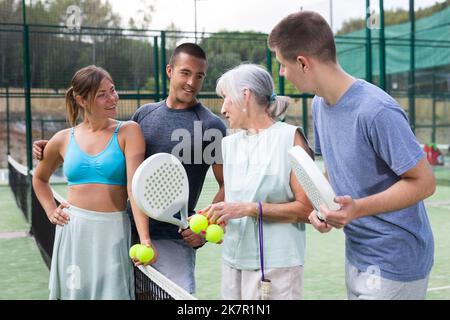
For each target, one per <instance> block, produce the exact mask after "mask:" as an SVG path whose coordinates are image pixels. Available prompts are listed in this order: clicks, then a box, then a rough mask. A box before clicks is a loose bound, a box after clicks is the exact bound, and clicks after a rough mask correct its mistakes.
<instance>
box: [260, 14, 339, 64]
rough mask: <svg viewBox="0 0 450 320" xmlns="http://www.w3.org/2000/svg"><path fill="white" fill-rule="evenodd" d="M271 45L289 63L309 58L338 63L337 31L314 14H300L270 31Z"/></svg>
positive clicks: (282, 21) (286, 18)
mask: <svg viewBox="0 0 450 320" xmlns="http://www.w3.org/2000/svg"><path fill="white" fill-rule="evenodd" d="M268 44H269V48H270V49H271V50H273V51H275V49H278V50H279V51H280V53H281V54H282V56H283V57H284V58H285V59H287V60H291V61H292V60H296V59H297V57H298V56H299V55H306V56H311V57H313V58H316V59H318V60H320V61H322V62H334V63H336V44H335V43H334V36H333V31H332V30H331V28H330V26H329V25H328V23H327V22H326V20H325V19H324V18H323V17H322V16H321V15H320V14H318V13H316V12H313V11H300V12H297V13H292V14H290V15H288V16H287V17H285V18H284V19H283V20H281V21H280V22H279V23H278V24H277V25H276V26H275V27H274V28H273V30H272V31H271V32H270V35H269V40H268Z"/></svg>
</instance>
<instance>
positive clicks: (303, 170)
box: [288, 146, 340, 220]
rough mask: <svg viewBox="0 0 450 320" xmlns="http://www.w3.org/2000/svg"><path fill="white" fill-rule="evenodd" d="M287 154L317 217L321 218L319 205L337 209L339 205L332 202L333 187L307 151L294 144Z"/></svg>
mask: <svg viewBox="0 0 450 320" xmlns="http://www.w3.org/2000/svg"><path fill="white" fill-rule="evenodd" d="M288 155H289V160H290V162H291V165H292V170H293V171H294V173H295V176H296V177H297V180H298V182H299V184H300V185H301V186H302V188H303V190H304V191H305V193H306V195H307V196H308V199H309V200H310V201H311V203H312V205H313V206H314V209H315V210H316V211H317V212H318V217H319V219H321V220H323V219H322V217H321V215H320V212H319V208H320V206H321V205H325V206H326V207H327V208H328V209H329V210H339V209H340V206H339V205H338V204H337V203H336V202H334V197H335V196H336V194H335V193H334V191H333V188H331V185H330V183H329V182H328V181H327V179H326V178H325V176H324V175H323V174H322V172H320V169H319V168H318V167H317V165H316V164H315V163H314V161H313V160H312V159H311V157H310V156H309V155H308V153H306V151H305V150H303V148H302V147H300V146H295V147H293V148H291V149H290V150H289V151H288Z"/></svg>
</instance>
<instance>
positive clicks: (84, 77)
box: [66, 65, 113, 126]
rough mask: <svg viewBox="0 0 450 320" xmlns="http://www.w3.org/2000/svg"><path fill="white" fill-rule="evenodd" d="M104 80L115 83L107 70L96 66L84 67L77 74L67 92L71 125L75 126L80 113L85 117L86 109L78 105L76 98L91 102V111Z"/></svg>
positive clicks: (68, 116)
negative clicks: (79, 97)
mask: <svg viewBox="0 0 450 320" xmlns="http://www.w3.org/2000/svg"><path fill="white" fill-rule="evenodd" d="M104 78H107V79H108V80H109V81H111V82H113V80H112V78H111V75H110V74H109V73H108V72H107V71H106V70H105V69H103V68H100V67H97V66H94V65H90V66H87V67H84V68H82V69H80V70H78V71H77V72H76V73H75V75H74V76H73V78H72V81H71V87H70V88H69V89H68V90H67V91H66V109H67V118H68V120H69V123H70V125H72V126H75V125H76V123H77V119H78V116H79V115H80V113H81V115H83V112H84V109H83V108H81V107H80V106H79V105H78V103H77V101H76V96H81V97H82V98H83V99H85V100H87V101H89V104H88V111H89V110H90V109H89V108H90V107H91V105H92V103H93V102H94V100H95V95H96V94H97V91H98V89H99V88H100V83H101V82H102V80H103V79H104Z"/></svg>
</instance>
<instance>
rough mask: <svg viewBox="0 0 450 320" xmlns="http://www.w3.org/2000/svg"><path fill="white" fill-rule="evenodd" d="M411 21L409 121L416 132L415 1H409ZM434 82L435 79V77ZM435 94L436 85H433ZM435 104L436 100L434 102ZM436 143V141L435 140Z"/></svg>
mask: <svg viewBox="0 0 450 320" xmlns="http://www.w3.org/2000/svg"><path fill="white" fill-rule="evenodd" d="M409 21H410V42H411V45H410V50H409V64H410V66H409V79H408V80H409V81H408V82H409V83H408V100H409V108H408V109H409V110H408V114H409V121H410V125H411V129H412V131H413V132H414V133H415V131H416V57H415V51H414V50H415V43H416V37H415V33H416V18H415V15H414V0H409ZM433 80H434V77H433ZM433 92H434V83H433ZM433 104H434V100H433ZM433 141H434V140H433Z"/></svg>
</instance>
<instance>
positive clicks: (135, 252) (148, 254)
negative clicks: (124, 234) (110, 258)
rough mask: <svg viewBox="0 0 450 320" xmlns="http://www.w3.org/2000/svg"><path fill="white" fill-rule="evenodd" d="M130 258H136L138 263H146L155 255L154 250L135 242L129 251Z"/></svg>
mask: <svg viewBox="0 0 450 320" xmlns="http://www.w3.org/2000/svg"><path fill="white" fill-rule="evenodd" d="M129 254H130V258H131V259H137V260H139V262H140V263H142V264H146V263H148V262H149V261H152V259H153V257H154V256H155V251H154V250H153V248H152V247H147V246H145V245H143V244H135V245H134V246H132V247H131V248H130V251H129Z"/></svg>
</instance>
